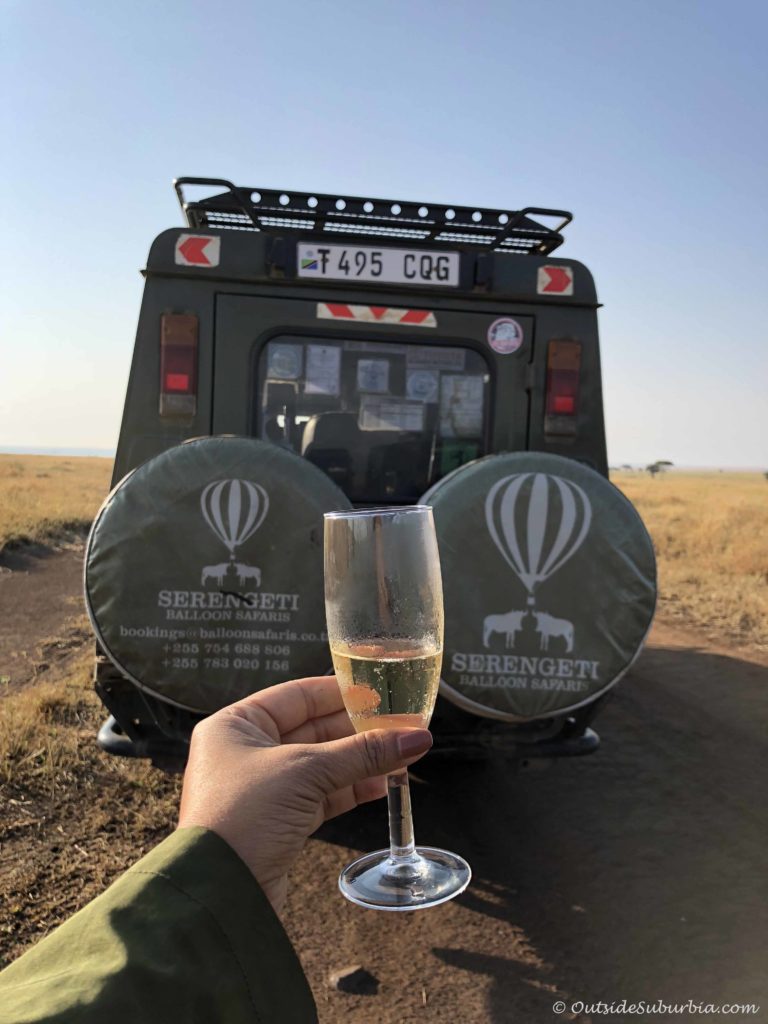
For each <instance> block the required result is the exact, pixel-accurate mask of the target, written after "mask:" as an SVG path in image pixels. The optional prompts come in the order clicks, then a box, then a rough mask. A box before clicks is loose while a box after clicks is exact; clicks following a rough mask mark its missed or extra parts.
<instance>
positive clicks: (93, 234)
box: [0, 0, 768, 467]
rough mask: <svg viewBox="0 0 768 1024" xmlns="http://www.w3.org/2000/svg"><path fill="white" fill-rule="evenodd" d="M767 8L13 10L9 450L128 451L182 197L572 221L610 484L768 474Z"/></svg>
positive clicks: (548, 1) (8, 28)
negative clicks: (163, 245)
mask: <svg viewBox="0 0 768 1024" xmlns="http://www.w3.org/2000/svg"><path fill="white" fill-rule="evenodd" d="M767 10H768V8H767V7H766V4H765V3H763V2H758V0H754V2H753V0H720V2H713V0H701V2H690V0H642V2H641V0H618V2H617V0H580V2H579V3H574V2H572V0H565V2H564V0H498V2H482V0H474V2H469V0H440V2H438V0H432V2H419V0H388V2H386V3H369V2H367V0H353V2H334V0H327V2H322V0H315V2H308V0H294V2H293V3H265V2H263V0H260V2H245V0H220V2H219V3H210V2H205V3H203V2H186V3H182V2H179V0H163V2H155V0H153V2H148V0H132V2H130V3H126V2H122V0H121V2H120V3H117V2H115V0H103V2H100V3H97V2H94V0H91V2H90V3H88V2H85V3H74V2H66V0H57V2H52V0H2V2H0V13H1V14H2V18H0V38H1V42H0V45H1V47H2V61H1V62H2V70H0V94H1V95H2V96H3V98H4V99H3V103H2V107H1V110H0V131H1V133H2V134H1V137H2V139H3V142H4V146H3V150H4V152H3V156H2V160H0V184H1V187H2V246H0V252H1V254H2V255H0V261H1V262H0V282H2V285H1V287H2V292H3V296H2V302H0V327H1V329H2V335H1V337H2V359H1V362H0V381H2V388H1V389H0V446H2V445H39V446H48V445H58V446H83V447H86V446H87V447H112V446H113V445H114V443H115V441H116V438H117V432H118V429H119V422H120V415H121V411H122V402H123V398H124V392H125V384H126V379H127V372H128V367H129V361H130V357H131V351H132V346H133V337H134V331H135V326H136V318H137V314H138V309H139V302H140V298H141V286H142V282H141V279H140V277H139V274H138V270H139V268H140V267H141V266H143V264H144V261H145V258H146V254H147V250H148V248H149V243H150V241H151V240H152V238H153V237H154V236H155V235H156V234H158V233H159V231H160V230H162V229H163V228H166V227H170V226H173V225H177V224H180V223H181V215H180V211H179V210H178V207H177V206H176V200H175V197H174V195H173V192H172V190H171V187H170V181H171V179H172V178H173V177H174V176H177V175H181V174H208V175H212V176H221V177H228V178H231V179H234V180H235V181H237V182H239V183H241V184H247V185H251V186H258V185H265V186H273V187H277V188H286V189H292V188H294V189H301V190H306V191H323V192H334V191H340V192H347V193H351V194H372V195H381V196H391V197H394V198H407V199H419V200H425V201H444V202H447V203H458V204H463V203H466V204H468V205H472V204H478V205H487V206H498V207H505V208H518V207H519V206H521V205H540V206H555V207H563V208H565V209H570V210H572V211H574V213H575V221H574V223H573V225H572V226H571V227H570V228H569V230H568V233H567V241H566V245H565V246H564V247H563V248H562V249H561V250H560V252H559V253H558V255H563V256H571V257H573V258H574V259H579V260H582V261H583V262H585V263H586V264H587V265H588V266H589V267H590V268H591V270H592V271H593V273H594V275H595V278H596V281H597V287H598V293H599V297H600V299H601V301H602V302H603V303H605V308H604V309H603V310H602V311H601V313H600V326H601V339H602V354H603V363H604V384H605V401H606V417H607V426H608V438H609V455H610V459H611V461H612V462H613V463H618V462H647V461H649V460H652V459H656V458H668V459H671V460H672V461H674V462H675V463H677V464H691V465H696V464H698V465H719V466H766V467H768V400H767V399H768V388H767V387H766V384H767V382H768V355H767V354H766V351H767V349H768V338H767V337H766V333H767V331H766V325H767V323H768V315H767V314H768V308H767V307H768V303H767V302H766V294H768V260H767V259H766V255H765V254H766V241H765V236H766V234H768V204H767V203H766V191H768V175H767V173H766V172H767V171H768V159H766V157H767V155H768V131H766V127H767V124H766V122H767V116H766V111H767V110H768V81H767V78H768V72H767V70H766V69H767V68H768V61H766V39H767V38H768V14H767V13H766V11H767Z"/></svg>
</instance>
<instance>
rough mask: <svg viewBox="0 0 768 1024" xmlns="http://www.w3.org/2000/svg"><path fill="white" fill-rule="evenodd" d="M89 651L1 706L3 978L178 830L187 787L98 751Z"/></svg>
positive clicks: (99, 715) (99, 711) (99, 710)
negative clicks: (55, 929)
mask: <svg viewBox="0 0 768 1024" xmlns="http://www.w3.org/2000/svg"><path fill="white" fill-rule="evenodd" d="M92 666H93V652H92V650H91V647H90V645H88V646H87V647H86V648H84V649H81V650H80V651H79V652H77V653H76V654H75V655H73V656H72V657H71V658H68V659H65V660H64V661H62V662H60V663H58V664H57V665H56V666H53V667H52V668H51V669H50V670H49V671H48V672H47V673H46V675H45V677H44V678H43V679H41V680H40V681H38V682H35V683H32V684H30V685H29V686H26V687H24V688H23V689H21V690H18V691H15V692H11V693H8V694H6V695H5V696H4V697H3V698H2V700H0V850H1V851H2V856H1V857H0V862H2V868H0V892H2V898H0V969H2V967H3V966H5V964H7V963H9V962H10V961H11V960H13V959H14V958H15V957H16V956H18V955H19V953H21V952H22V951H23V950H24V949H25V948H26V947H27V946H28V945H30V944H31V943H33V942H35V941H36V940H37V939H39V938H41V937H42V936H43V935H44V934H45V933H46V932H48V931H50V929H51V928H52V927H54V926H55V925H56V924H58V923H59V922H60V921H62V920H64V919H65V918H67V917H69V916H70V915H71V914H73V913H74V912H75V911H76V910H78V909H79V908H80V907H81V906H83V905H84V904H85V903H87V902H88V900H89V899H92V898H93V897H94V896H96V895H97V894H98V893H99V892H101V891H102V890H103V889H104V888H105V887H106V886H107V885H108V884H109V883H110V882H111V881H112V879H113V878H115V877H116V876H117V875H119V874H120V872H121V871H123V870H125V868H126V867H127V866H128V865H129V864H130V863H132V862H133V861H135V860H136V859H137V858H138V857H140V856H142V854H143V853H145V852H147V850H148V849H150V848H151V847H152V846H154V845H156V844H157V843H158V842H159V841H160V840H161V839H162V838H163V837H164V836H166V835H167V834H168V833H169V832H170V831H171V830H172V829H173V827H174V824H175V821H176V814H177V806H178V797H179V787H180V779H179V778H178V777H171V776H167V775H164V774H163V773H162V772H159V771H158V770H157V769H156V768H152V767H151V766H150V765H149V764H148V763H147V762H146V761H133V760H130V759H125V758H116V757H110V756H109V755H108V754H104V753H103V752H102V751H101V750H99V748H98V746H97V745H96V741H95V737H96V730H97V729H98V726H99V725H100V723H101V721H102V720H103V718H104V708H103V707H102V706H101V704H100V702H99V699H98V697H97V696H96V694H95V693H94V691H93V687H92V684H91V671H92Z"/></svg>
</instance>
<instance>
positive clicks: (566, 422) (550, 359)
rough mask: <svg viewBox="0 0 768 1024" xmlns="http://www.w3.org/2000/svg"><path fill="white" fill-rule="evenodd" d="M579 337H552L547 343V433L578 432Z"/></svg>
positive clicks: (545, 416) (545, 428)
mask: <svg viewBox="0 0 768 1024" xmlns="http://www.w3.org/2000/svg"><path fill="white" fill-rule="evenodd" d="M580 369H581V342H580V341H550V342H549V345H548V346H547V390H546V404H545V406H544V433H545V434H549V435H551V436H561V437H568V436H572V435H574V434H575V433H576V415H577V413H578V411H579V371H580Z"/></svg>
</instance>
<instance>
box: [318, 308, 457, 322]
mask: <svg viewBox="0 0 768 1024" xmlns="http://www.w3.org/2000/svg"><path fill="white" fill-rule="evenodd" d="M317 316H318V318H319V319H320V320H364V321H365V322H366V323H379V324H406V325H408V326H409V327H437V318H436V317H435V314H434V313H432V312H431V311H430V310H428V309H393V308H391V307H387V306H351V305H349V304H348V303H345V302H318V304H317Z"/></svg>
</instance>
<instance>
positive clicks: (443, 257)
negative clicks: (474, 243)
mask: <svg viewBox="0 0 768 1024" xmlns="http://www.w3.org/2000/svg"><path fill="white" fill-rule="evenodd" d="M297 261H298V266H297V273H298V275H299V277H305V278H317V279H320V278H322V279H323V280H329V279H331V280H334V281H372V282H374V283H375V282H377V281H378V282H380V283H382V284H384V283H386V284H418V285H425V284H427V285H435V286H437V287H443V288H455V287H457V286H458V283H459V253H457V252H430V251H427V250H424V249H389V248H382V249H376V248H374V247H373V246H364V245H355V246H351V245H323V244H322V243H320V244H316V243H314V242H299V245H298V257H297Z"/></svg>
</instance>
